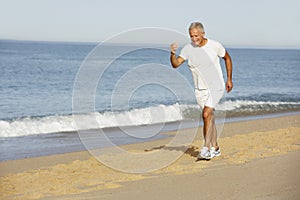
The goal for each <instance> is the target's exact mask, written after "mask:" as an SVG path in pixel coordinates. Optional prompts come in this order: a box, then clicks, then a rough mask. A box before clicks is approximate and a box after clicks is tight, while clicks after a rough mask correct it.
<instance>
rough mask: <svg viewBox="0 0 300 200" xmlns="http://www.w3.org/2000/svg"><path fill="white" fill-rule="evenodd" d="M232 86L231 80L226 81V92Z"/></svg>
mask: <svg viewBox="0 0 300 200" xmlns="http://www.w3.org/2000/svg"><path fill="white" fill-rule="evenodd" d="M232 88H233V84H232V81H227V82H226V91H227V92H230V91H231V90H232Z"/></svg>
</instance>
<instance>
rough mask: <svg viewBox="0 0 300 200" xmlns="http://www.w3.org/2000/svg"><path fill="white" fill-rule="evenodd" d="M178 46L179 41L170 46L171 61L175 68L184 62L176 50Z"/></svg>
mask: <svg viewBox="0 0 300 200" xmlns="http://www.w3.org/2000/svg"><path fill="white" fill-rule="evenodd" d="M177 48H178V45H177V43H173V44H171V46H170V50H171V55H170V61H171V64H172V67H173V68H177V67H179V66H180V65H181V64H182V63H184V61H185V60H184V59H183V58H182V57H180V56H178V57H176V50H177Z"/></svg>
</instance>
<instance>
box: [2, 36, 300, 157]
mask: <svg viewBox="0 0 300 200" xmlns="http://www.w3.org/2000/svg"><path fill="white" fill-rule="evenodd" d="M96 46H97V44H94V43H63V42H29V41H9V40H1V41H0V74H1V79H0V100H1V101H0V138H1V147H0V148H1V158H0V159H1V160H6V159H16V158H23V157H28V156H37V155H47V154H51V153H62V152H68V151H75V150H82V149H83V147H82V145H80V139H79V138H78V135H77V132H76V130H77V126H76V123H75V122H74V118H73V116H72V115H76V116H77V118H79V119H82V120H85V119H89V117H91V116H92V117H94V118H96V119H97V122H98V124H97V126H93V125H92V124H91V125H90V126H89V125H88V124H87V126H86V129H91V130H93V129H97V128H101V129H106V130H108V132H109V133H110V135H111V136H112V137H113V135H114V133H116V132H118V131H117V129H118V127H120V126H127V127H131V128H132V129H134V127H135V126H146V125H147V126H148V127H151V126H156V125H157V124H164V123H168V124H170V125H169V126H166V127H165V128H164V130H166V131H167V130H173V129H174V130H175V129H176V128H178V127H177V125H174V123H175V122H182V121H184V122H185V123H186V127H188V124H189V123H188V121H190V120H192V121H193V120H198V119H199V116H200V115H199V107H198V106H197V104H196V102H195V101H194V96H192V95H186V96H184V98H183V99H182V101H180V102H178V99H177V98H176V95H174V94H173V93H172V91H170V90H168V89H167V88H166V87H163V86H160V85H157V84H147V85H144V86H142V87H140V88H137V89H136V90H135V91H133V92H132V91H130V92H132V95H131V96H130V99H124V100H123V101H120V102H121V103H119V104H118V103H116V104H114V106H113V107H112V101H111V95H112V91H114V90H115V87H116V83H118V81H119V80H120V79H122V77H124V75H125V74H126V73H128V72H130V70H132V69H133V68H134V67H136V66H142V65H145V64H149V63H158V64H160V65H164V66H167V67H170V69H172V67H171V65H170V63H169V52H168V51H167V49H168V46H167V45H166V46H165V47H164V46H162V47H160V48H143V45H141V46H140V47H139V50H137V51H133V52H128V53H127V54H126V55H123V56H121V57H119V58H117V59H115V60H114V62H113V63H111V64H110V66H109V67H108V68H107V70H106V71H105V74H103V76H102V77H101V79H100V80H99V83H98V87H97V88H95V99H94V101H95V107H94V109H93V110H91V111H89V112H86V113H74V110H72V103H73V102H72V101H73V98H72V97H73V96H72V95H73V92H74V91H73V90H74V82H75V80H76V75H77V74H78V71H79V69H80V67H81V65H82V63H83V61H84V60H85V59H86V58H87V56H88V55H89V53H90V52H91V51H92V50H93V49H94V48H95V47H96ZM119 48H126V46H124V45H122V44H120V45H118V44H114V45H110V46H107V47H106V53H107V54H105V55H100V57H99V59H100V60H107V59H112V58H110V54H111V53H110V52H114V51H116V50H118V49H119ZM227 50H228V52H229V53H230V55H231V57H232V60H233V83H234V89H233V91H232V92H231V93H229V94H227V95H226V96H225V97H224V98H223V99H222V102H221V103H220V104H219V105H218V106H217V110H218V111H222V112H223V113H226V116H227V117H243V116H249V115H257V114H266V113H275V112H292V111H299V110H300V90H299V86H300V79H299V72H300V50H299V49H289V50H288V49H236V48H227ZM221 64H222V70H223V72H224V78H226V70H225V66H224V63H223V62H222V61H221ZM150 70H151V69H150ZM172 70H173V69H172ZM174 70H176V71H177V72H179V73H180V74H181V75H182V76H183V77H185V78H186V80H187V81H188V84H189V85H190V87H191V89H192V88H193V83H192V78H191V73H190V71H189V69H188V66H187V65H186V64H183V65H182V66H181V67H180V68H178V69H174ZM151 74H155V75H156V76H159V77H160V79H161V80H163V81H164V82H166V83H168V84H170V85H180V83H178V80H176V79H174V77H170V76H164V74H162V73H161V72H160V71H155V72H153V71H152V72H151ZM133 78H134V79H136V80H139V79H140V78H141V77H140V76H139V74H136V75H135V74H134V77H133ZM225 80H226V79H225ZM100 86H101V87H100ZM122 87H123V90H122V91H123V92H124V93H123V94H120V97H122V95H123V96H126V95H127V92H128V91H127V88H130V85H126V84H123V85H122ZM178 87H179V86H178ZM183 92H184V91H183ZM126 100H128V101H126ZM124 102H126V103H124ZM83 106H84V105H83ZM160 111H163V113H164V115H160V114H156V115H155V118H153V117H151V114H153V113H159V112H160ZM124 117H125V118H128V117H129V118H130V119H131V120H127V121H124V122H122V123H120V121H118V120H117V121H116V118H120V119H122V118H124ZM149 125H150V126H149ZM139 131H140V129H139ZM141 134H142V133H141ZM160 137H161V136H159V135H157V136H156V137H154V138H151V139H157V138H160ZM114 138H115V140H118V142H117V143H118V144H125V143H131V142H138V141H139V140H135V139H134V138H130V137H129V138H128V137H123V136H122V137H121V136H120V135H115V137H114ZM116 138H117V139H116ZM41 149H43V151H41ZM21 151H23V152H24V151H25V152H24V153H21ZM16 152H19V153H16ZM37 152H39V153H37ZM41 152H44V153H41Z"/></svg>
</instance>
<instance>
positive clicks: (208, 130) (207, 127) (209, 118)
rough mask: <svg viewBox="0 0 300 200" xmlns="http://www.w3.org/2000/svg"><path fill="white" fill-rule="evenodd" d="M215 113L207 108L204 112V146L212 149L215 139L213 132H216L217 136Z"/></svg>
mask: <svg viewBox="0 0 300 200" xmlns="http://www.w3.org/2000/svg"><path fill="white" fill-rule="evenodd" d="M213 112H214V109H213V108H210V107H206V106H205V107H204V109H203V111H202V118H203V122H204V126H203V136H204V146H205V147H208V148H210V145H211V142H212V139H213V132H215V134H216V131H215V126H214V116H213Z"/></svg>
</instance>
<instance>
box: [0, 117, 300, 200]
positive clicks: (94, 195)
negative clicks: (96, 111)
mask: <svg viewBox="0 0 300 200" xmlns="http://www.w3.org/2000/svg"><path fill="white" fill-rule="evenodd" d="M299 122H300V115H299V114H296V115H291V116H283V117H277V118H268V119H260V120H251V121H243V122H230V123H229V122H228V123H226V124H225V125H224V128H223V133H222V135H221V137H220V138H219V143H220V146H221V149H222V155H221V156H220V157H217V158H214V159H212V160H211V161H199V162H198V161H196V156H197V154H198V151H199V150H200V147H201V142H203V140H202V134H201V130H200V129H199V132H198V134H197V136H196V138H195V141H194V142H193V144H192V145H191V146H190V147H189V148H188V149H187V151H185V152H182V153H183V155H182V156H181V157H180V158H179V159H178V160H176V161H174V162H173V163H171V164H170V165H169V166H166V167H164V168H161V169H158V170H156V171H153V172H148V173H145V174H143V173H142V174H130V173H125V172H122V171H118V170H113V169H111V168H109V167H107V166H105V165H103V164H102V163H100V162H99V161H97V160H95V158H93V157H92V156H91V155H90V154H89V152H87V151H81V152H72V153H65V154H56V155H51V156H42V157H35V158H28V159H21V160H10V161H4V162H0V172H1V174H0V178H1V182H2V183H3V186H4V187H2V188H1V191H0V193H1V195H2V197H3V199H11V198H16V199H18V198H20V199H86V197H91V199H99V198H101V199H116V198H117V199H119V198H123V196H122V195H125V197H124V198H123V199H128V200H129V199H135V196H134V194H136V193H137V192H139V191H144V190H147V191H152V192H153V191H155V188H156V187H155V185H157V186H158V187H162V188H165V189H166V190H165V191H166V193H162V194H161V195H163V196H160V197H161V198H162V199H168V196H164V195H170V192H172V191H173V192H175V193H176V192H178V191H181V190H180V188H185V186H187V187H190V190H192V191H194V192H196V193H198V189H197V188H198V187H199V186H198V185H195V183H196V182H197V181H200V183H203V184H204V183H205V182H207V181H213V180H214V179H215V178H217V177H218V176H217V175H213V174H211V172H210V170H213V169H214V170H219V172H218V173H219V174H220V175H221V177H220V175H219V181H218V183H217V185H216V187H220V191H223V192H225V191H227V190H228V189H233V188H231V186H232V185H231V184H230V183H231V182H228V179H226V178H222V177H223V176H224V177H227V178H229V177H232V176H234V180H235V181H237V182H240V183H241V185H242V186H243V187H244V188H250V190H251V188H252V189H253V187H254V189H255V190H258V188H256V186H255V184H253V185H247V184H248V182H247V180H245V176H246V175H245V173H246V174H247V173H248V171H249V170H250V172H251V173H252V174H251V176H246V177H248V178H249V180H252V182H253V183H255V180H258V179H259V177H260V179H262V180H263V179H264V180H273V178H272V177H273V174H272V173H267V172H276V173H277V179H278V180H277V179H276V181H275V182H268V181H266V182H267V183H268V184H270V185H271V186H272V187H274V188H285V189H284V192H283V193H282V194H280V195H284V197H287V195H288V194H289V195H292V196H293V195H296V194H299V193H297V191H298V190H297V189H295V188H293V187H291V186H295V187H296V188H297V186H299V185H300V183H299V181H297V180H295V181H294V182H295V183H294V185H292V182H291V181H289V179H290V178H291V176H289V177H288V178H287V177H286V176H285V175H286V172H287V170H293V171H292V172H293V173H294V174H295V175H296V174H299V171H295V170H296V169H297V168H296V166H297V165H293V166H294V167H293V166H290V167H289V166H287V165H286V164H285V163H282V162H281V161H282V160H286V161H287V162H291V163H295V164H296V163H298V162H296V161H297V159H295V158H296V157H297V158H298V156H297V155H299V151H300V147H299V144H300V123H299ZM193 130H194V129H185V130H183V132H182V134H189V133H190V131H193ZM166 134H169V135H172V134H176V131H171V132H167V133H166ZM168 141H170V138H164V139H160V140H153V141H149V142H144V143H135V144H127V145H123V146H120V147H121V148H122V149H124V150H127V151H132V152H135V153H141V154H143V153H147V152H150V153H151V152H156V151H159V150H164V149H165V150H167V151H169V150H168V148H167V147H166V146H165V144H166V143H168ZM174 150H175V149H174ZM178 150H180V149H178ZM170 152H172V150H171V151H170ZM108 156H109V155H108ZM156 159H157V161H160V160H161V161H162V159H163V157H160V156H158V157H157V158H156ZM158 163H159V162H158ZM274 163H277V164H275V165H274ZM123 164H127V165H129V166H130V165H132V164H134V163H132V162H131V161H130V160H127V161H126V162H125V163H123ZM261 167H263V168H261ZM282 167H285V168H287V169H286V171H282V170H281V169H283V168H282ZM291 167H292V168H291ZM257 169H260V170H262V169H263V170H264V171H265V173H263V172H261V173H258V172H260V171H257ZM247 170H248V171H247ZM250 172H249V173H250ZM292 172H291V173H292ZM218 173H217V174H218ZM208 174H210V175H208ZM191 177H199V179H193V180H194V181H192V182H189V181H190V180H192V179H190V178H191ZM171 179H172V180H173V181H171V182H172V183H173V184H171V185H172V187H170V186H171V185H170V184H167V185H166V183H168V181H170V180H171ZM176 180H178V181H176ZM179 180H181V181H179ZM283 180H284V181H285V182H282V181H283ZM164 181H165V182H164ZM24 182H30V183H31V184H30V186H29V185H27V184H24ZM183 183H184V185H185V186H183V185H182V184H183ZM135 184H138V185H140V186H139V187H140V190H134V188H132V189H130V188H131V185H135ZM261 186H262V187H267V186H264V185H261ZM271 186H269V189H268V188H267V189H266V190H265V188H262V189H260V190H258V193H257V195H261V196H262V199H264V198H263V197H266V196H268V195H269V194H270V192H271V193H272V192H273V191H274V190H273V189H272V188H270V187H271ZM283 186H284V187H283ZM182 191H184V193H183V194H184V196H187V197H188V199H193V198H195V196H194V195H193V194H190V193H189V192H188V191H186V190H185V189H183V190H182ZM201 191H202V192H204V191H203V190H202V189H201ZM266 191H268V193H266ZM206 192H207V193H205V194H206V195H208V194H210V193H211V194H212V195H217V194H216V193H215V191H214V190H213V189H212V188H207V191H206ZM291 192H292V193H291ZM107 194H111V195H107ZM142 194H144V193H141V194H140V195H142ZM150 194H151V193H149V192H148V193H147V192H146V193H145V195H150ZM200 194H201V193H199V195H200ZM247 194H248V197H249V198H248V199H251V198H250V197H251V194H250V193H247ZM191 195H192V196H191ZM226 195H227V196H225V198H230V192H229V193H228V192H227V193H226ZM129 196H130V198H129ZM193 196H194V197H193ZM196 196H197V195H196ZM208 196H209V195H208ZM126 197H128V198H126ZM147 198H148V199H150V198H151V196H146V198H145V199H147ZM174 199H180V198H179V197H175V198H174Z"/></svg>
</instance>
